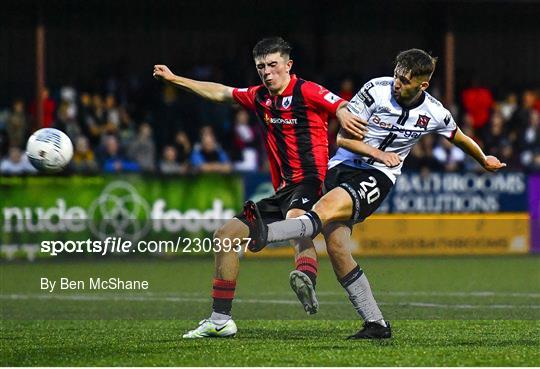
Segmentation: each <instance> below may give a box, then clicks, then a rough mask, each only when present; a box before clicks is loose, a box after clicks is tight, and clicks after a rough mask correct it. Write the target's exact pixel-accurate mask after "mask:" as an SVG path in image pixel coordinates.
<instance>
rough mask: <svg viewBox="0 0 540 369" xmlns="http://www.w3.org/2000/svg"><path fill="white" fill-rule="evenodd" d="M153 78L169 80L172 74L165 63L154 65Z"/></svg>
mask: <svg viewBox="0 0 540 369" xmlns="http://www.w3.org/2000/svg"><path fill="white" fill-rule="evenodd" d="M153 75H154V78H155V79H164V80H165V81H170V80H172V79H173V77H174V74H173V72H171V70H170V69H169V67H167V66H166V65H160V64H158V65H154V74H153Z"/></svg>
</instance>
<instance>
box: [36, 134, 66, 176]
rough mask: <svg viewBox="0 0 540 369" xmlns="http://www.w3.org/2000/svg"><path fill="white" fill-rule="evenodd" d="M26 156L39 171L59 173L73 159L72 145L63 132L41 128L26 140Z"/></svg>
mask: <svg viewBox="0 0 540 369" xmlns="http://www.w3.org/2000/svg"><path fill="white" fill-rule="evenodd" d="M26 156H28V160H29V161H30V163H32V165H33V166H34V167H35V168H36V169H37V170H39V171H43V172H49V173H55V172H60V171H61V170H62V169H64V168H65V167H66V166H67V165H68V163H69V161H70V160H71V158H72V157H73V144H72V143H71V140H70V139H69V137H68V136H67V135H66V134H65V133H64V132H62V131H59V130H57V129H54V128H42V129H40V130H37V131H36V132H34V134H33V135H32V136H30V138H29V139H28V143H27V144H26Z"/></svg>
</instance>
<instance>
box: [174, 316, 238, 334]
mask: <svg viewBox="0 0 540 369" xmlns="http://www.w3.org/2000/svg"><path fill="white" fill-rule="evenodd" d="M237 331H238V328H236V324H235V323H234V320H232V319H229V320H227V322H225V324H222V325H217V324H215V323H214V322H213V321H212V320H211V319H204V320H201V321H200V322H199V326H198V327H197V328H195V329H194V330H191V331H189V332H187V333H186V334H184V335H183V336H182V338H207V337H218V338H227V337H232V336H234V335H235V334H236V332H237Z"/></svg>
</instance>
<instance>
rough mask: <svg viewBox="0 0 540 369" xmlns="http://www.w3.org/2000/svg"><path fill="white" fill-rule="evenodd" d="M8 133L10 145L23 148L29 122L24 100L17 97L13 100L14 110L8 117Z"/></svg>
mask: <svg viewBox="0 0 540 369" xmlns="http://www.w3.org/2000/svg"><path fill="white" fill-rule="evenodd" d="M6 126H7V127H6V128H7V135H8V139H9V145H10V146H16V147H19V148H22V147H24V146H25V144H26V142H25V140H26V135H27V133H28V129H29V124H28V117H27V116H26V113H25V112H24V101H23V100H21V99H16V100H15V101H13V108H12V111H11V112H10V113H9V115H8V117H7V124H6Z"/></svg>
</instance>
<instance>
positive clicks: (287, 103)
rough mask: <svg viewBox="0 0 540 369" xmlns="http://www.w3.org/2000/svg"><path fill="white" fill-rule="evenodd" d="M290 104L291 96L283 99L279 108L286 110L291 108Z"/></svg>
mask: <svg viewBox="0 0 540 369" xmlns="http://www.w3.org/2000/svg"><path fill="white" fill-rule="evenodd" d="M291 103H292V96H287V97H284V98H283V101H282V102H281V106H282V107H283V109H288V108H290V107H291Z"/></svg>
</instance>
